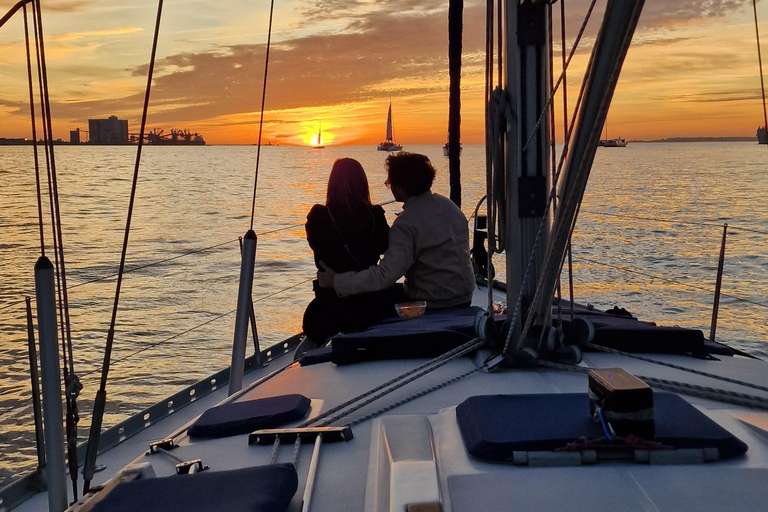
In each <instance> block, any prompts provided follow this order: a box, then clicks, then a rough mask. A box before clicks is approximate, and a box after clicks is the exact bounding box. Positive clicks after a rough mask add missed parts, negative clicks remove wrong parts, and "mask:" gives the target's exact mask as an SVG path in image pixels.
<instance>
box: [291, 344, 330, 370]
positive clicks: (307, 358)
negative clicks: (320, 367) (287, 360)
mask: <svg viewBox="0 0 768 512" xmlns="http://www.w3.org/2000/svg"><path fill="white" fill-rule="evenodd" d="M332 350H333V349H332V348H331V347H329V346H326V347H320V348H316V349H314V350H307V351H306V352H304V355H303V356H301V359H300V360H299V364H301V366H312V365H313V364H320V363H327V362H328V361H330V360H331V352H332Z"/></svg>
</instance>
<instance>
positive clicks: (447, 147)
mask: <svg viewBox="0 0 768 512" xmlns="http://www.w3.org/2000/svg"><path fill="white" fill-rule="evenodd" d="M450 149H451V145H450V143H449V142H446V143H445V145H444V146H443V156H444V157H446V158H448V152H449V151H450ZM462 149H464V148H463V147H462V145H461V144H459V154H461V150H462Z"/></svg>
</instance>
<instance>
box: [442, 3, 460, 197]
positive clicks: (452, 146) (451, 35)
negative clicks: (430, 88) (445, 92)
mask: <svg viewBox="0 0 768 512" xmlns="http://www.w3.org/2000/svg"><path fill="white" fill-rule="evenodd" d="M463 23H464V0H450V4H449V6H448V70H449V74H450V86H449V89H450V92H449V96H450V98H449V101H448V103H449V106H448V154H447V155H446V156H447V157H448V167H449V175H450V185H451V201H453V202H454V203H455V204H456V206H458V207H459V208H461V160H460V158H461V157H460V155H461V153H460V152H461V34H462V29H463Z"/></svg>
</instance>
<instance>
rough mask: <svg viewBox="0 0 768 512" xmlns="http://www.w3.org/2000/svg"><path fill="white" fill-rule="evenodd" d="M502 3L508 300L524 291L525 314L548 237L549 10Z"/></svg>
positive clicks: (533, 1)
mask: <svg viewBox="0 0 768 512" xmlns="http://www.w3.org/2000/svg"><path fill="white" fill-rule="evenodd" d="M505 7H506V27H505V28H506V30H505V33H506V37H507V42H506V43H507V44H506V55H505V57H506V60H505V68H506V69H505V81H506V84H505V91H506V94H507V101H508V102H509V104H510V106H511V109H512V113H513V119H514V121H513V122H512V123H511V126H510V128H509V130H508V132H507V149H508V151H507V155H508V156H507V166H506V175H507V179H506V185H507V189H506V196H507V205H506V208H507V210H506V218H507V233H506V236H507V240H508V242H507V269H506V270H507V304H508V305H509V307H513V306H514V305H515V304H517V302H518V297H520V296H521V294H522V308H523V311H522V313H523V318H524V317H525V315H524V313H525V309H526V305H527V304H528V303H530V301H531V299H532V298H533V295H534V293H535V291H536V281H537V278H538V275H539V271H540V269H541V266H542V261H543V258H544V252H545V250H546V247H547V244H548V239H549V227H550V226H549V219H548V218H547V217H546V216H545V211H546V204H547V200H546V198H547V192H548V190H549V189H550V188H551V183H550V179H549V167H550V157H549V147H550V144H551V140H550V136H549V133H550V127H549V116H546V115H544V116H542V113H543V112H544V110H545V108H546V105H547V100H548V99H549V94H550V83H551V82H550V71H549V70H550V67H549V51H548V49H547V42H548V41H549V16H550V14H551V11H550V7H549V4H548V3H547V2H545V1H541V0H523V1H522V2H521V1H519V0H506V5H505ZM540 228H541V229H540ZM537 236H538V240H537ZM526 274H527V277H526ZM519 324H520V323H519V322H518V323H517V325H516V326H515V331H513V333H512V341H513V343H515V342H516V341H517V340H518V338H519V333H520V325H519Z"/></svg>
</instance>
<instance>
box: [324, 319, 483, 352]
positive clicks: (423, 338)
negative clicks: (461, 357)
mask: <svg viewBox="0 0 768 512" xmlns="http://www.w3.org/2000/svg"><path fill="white" fill-rule="evenodd" d="M482 312H483V310H482V308H478V307H455V308H445V309H428V310H427V311H426V313H424V315H422V316H420V317H419V318H414V319H409V320H406V319H401V318H391V319H387V320H384V321H382V322H380V323H378V324H376V325H373V326H371V327H369V328H368V329H366V330H364V331H360V332H354V333H348V334H341V335H338V336H335V337H334V338H333V340H332V342H331V346H332V352H331V360H332V361H333V362H334V363H335V364H350V363H356V362H361V361H375V360H386V359H413V358H424V357H436V356H439V355H440V354H444V353H445V352H448V351H449V350H453V349H454V348H456V347H458V346H461V345H463V344H464V343H466V342H468V341H470V340H471V339H473V338H475V337H476V336H477V334H476V332H475V325H474V323H475V318H477V315H478V313H482Z"/></svg>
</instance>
